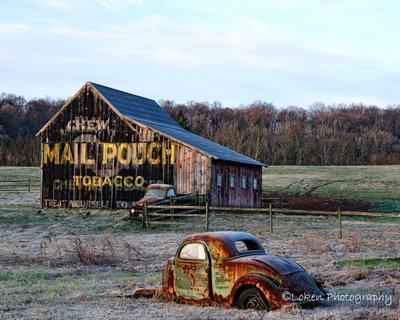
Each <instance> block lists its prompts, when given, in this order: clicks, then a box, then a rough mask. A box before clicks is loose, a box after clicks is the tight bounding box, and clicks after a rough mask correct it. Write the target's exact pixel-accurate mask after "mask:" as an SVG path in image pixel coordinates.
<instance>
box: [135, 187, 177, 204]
mask: <svg viewBox="0 0 400 320" xmlns="http://www.w3.org/2000/svg"><path fill="white" fill-rule="evenodd" d="M157 191H160V192H157ZM171 191H172V192H171ZM171 197H172V198H175V197H176V190H175V187H174V186H173V185H170V184H162V183H158V184H151V185H149V186H148V187H147V189H146V192H145V194H144V197H143V198H142V199H140V200H139V201H138V205H143V202H145V201H146V202H147V203H148V204H149V203H156V202H158V201H162V200H165V199H169V198H171Z"/></svg>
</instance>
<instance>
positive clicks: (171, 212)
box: [169, 197, 175, 220]
mask: <svg viewBox="0 0 400 320" xmlns="http://www.w3.org/2000/svg"><path fill="white" fill-rule="evenodd" d="M169 205H170V206H171V207H172V206H173V205H174V201H173V200H172V197H169ZM169 213H170V214H172V216H171V220H174V216H173V214H174V213H175V210H174V208H171V209H169Z"/></svg>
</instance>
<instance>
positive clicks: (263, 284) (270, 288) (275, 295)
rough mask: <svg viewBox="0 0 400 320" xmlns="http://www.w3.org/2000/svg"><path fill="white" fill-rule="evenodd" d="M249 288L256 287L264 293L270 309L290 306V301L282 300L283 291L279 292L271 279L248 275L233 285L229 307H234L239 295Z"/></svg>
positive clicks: (252, 274)
mask: <svg viewBox="0 0 400 320" xmlns="http://www.w3.org/2000/svg"><path fill="white" fill-rule="evenodd" d="M249 287H256V288H258V289H259V290H261V292H262V293H264V295H265V298H266V299H267V301H268V305H269V308H270V309H277V308H281V307H283V306H286V305H290V304H292V301H286V300H284V299H282V292H283V291H284V290H281V288H279V287H278V285H276V284H275V283H274V281H273V280H272V279H269V278H268V277H266V276H264V275H262V274H257V273H249V274H246V275H243V276H241V277H240V278H239V279H237V280H236V282H235V284H234V285H233V287H232V291H231V295H230V303H231V305H235V304H236V303H237V302H238V300H239V296H240V294H241V293H242V292H243V291H244V290H246V289H247V288H249Z"/></svg>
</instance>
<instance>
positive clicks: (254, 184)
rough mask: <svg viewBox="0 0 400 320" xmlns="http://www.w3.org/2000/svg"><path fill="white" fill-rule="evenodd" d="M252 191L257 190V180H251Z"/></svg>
mask: <svg viewBox="0 0 400 320" xmlns="http://www.w3.org/2000/svg"><path fill="white" fill-rule="evenodd" d="M253 190H258V179H257V178H254V180H253Z"/></svg>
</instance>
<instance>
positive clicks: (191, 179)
mask: <svg viewBox="0 0 400 320" xmlns="http://www.w3.org/2000/svg"><path fill="white" fill-rule="evenodd" d="M174 154H175V161H176V180H175V185H176V188H177V192H178V193H180V194H195V193H196V192H199V193H200V194H206V193H208V192H209V190H210V182H211V158H209V157H208V156H205V155H202V154H201V153H199V152H197V151H195V150H193V149H191V148H188V147H186V146H185V145H182V144H178V143H175V148H174Z"/></svg>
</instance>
